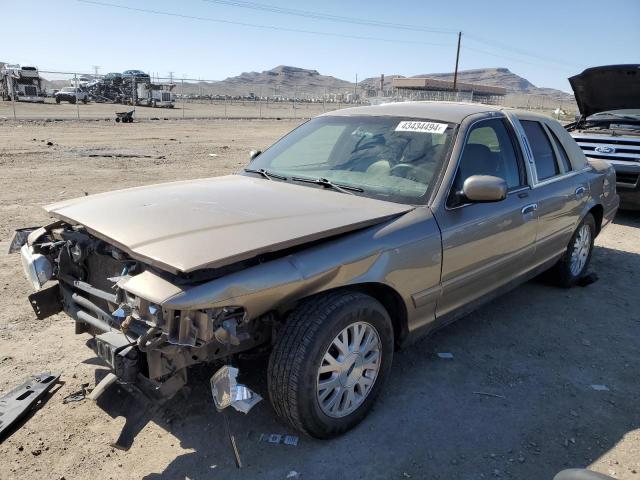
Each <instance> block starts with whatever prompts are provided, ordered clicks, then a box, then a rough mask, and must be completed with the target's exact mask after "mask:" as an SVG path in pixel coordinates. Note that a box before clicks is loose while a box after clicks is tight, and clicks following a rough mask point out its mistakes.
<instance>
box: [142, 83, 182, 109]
mask: <svg viewBox="0 0 640 480" xmlns="http://www.w3.org/2000/svg"><path fill="white" fill-rule="evenodd" d="M136 87H137V104H138V105H145V106H147V107H168V108H173V104H174V99H173V95H172V93H171V90H173V88H174V87H175V85H174V84H172V83H171V84H169V83H162V84H159V83H139V84H138V85H137V86H136Z"/></svg>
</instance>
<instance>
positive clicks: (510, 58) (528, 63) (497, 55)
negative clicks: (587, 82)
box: [464, 45, 573, 72]
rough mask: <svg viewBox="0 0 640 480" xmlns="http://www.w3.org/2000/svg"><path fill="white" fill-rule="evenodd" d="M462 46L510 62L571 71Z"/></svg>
mask: <svg viewBox="0 0 640 480" xmlns="http://www.w3.org/2000/svg"><path fill="white" fill-rule="evenodd" d="M464 48H465V50H471V51H472V52H477V53H483V54H485V55H489V56H491V57H496V58H503V59H505V60H511V61H512V62H517V63H526V64H527V65H533V66H535V67H540V66H544V67H545V68H549V69H551V70H556V71H562V72H569V71H573V70H572V69H571V68H559V67H557V66H550V65H549V64H542V63H540V62H537V63H536V62H528V61H526V60H521V59H519V58H514V57H510V56H508V55H501V54H499V53H492V52H487V51H486V50H482V49H480V48H475V47H470V46H468V45H466V46H465V47H464Z"/></svg>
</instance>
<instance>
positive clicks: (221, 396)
mask: <svg viewBox="0 0 640 480" xmlns="http://www.w3.org/2000/svg"><path fill="white" fill-rule="evenodd" d="M237 377H238V369H237V368H235V367H232V366H229V365H225V366H224V367H222V368H220V369H219V370H218V371H217V372H216V373H214V375H213V376H212V377H211V394H212V395H213V401H214V403H215V405H216V408H217V409H218V411H220V410H224V409H225V408H227V407H229V406H231V407H233V408H235V409H236V410H237V411H239V412H242V413H249V410H251V409H252V408H253V407H254V406H256V404H257V403H258V402H260V400H262V397H261V396H260V395H258V394H257V393H255V392H253V391H252V390H251V389H250V388H248V387H246V386H245V385H242V384H240V383H237V381H236V378H237Z"/></svg>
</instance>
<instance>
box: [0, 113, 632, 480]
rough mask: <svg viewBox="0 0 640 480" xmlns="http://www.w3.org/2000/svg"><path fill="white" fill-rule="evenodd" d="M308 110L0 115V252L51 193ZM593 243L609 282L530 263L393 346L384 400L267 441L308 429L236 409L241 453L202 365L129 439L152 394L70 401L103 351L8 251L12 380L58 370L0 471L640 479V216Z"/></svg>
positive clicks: (225, 160) (149, 167) (66, 192)
mask: <svg viewBox="0 0 640 480" xmlns="http://www.w3.org/2000/svg"><path fill="white" fill-rule="evenodd" d="M295 125H296V123H295V122H292V121H237V120H234V121H223V120H220V121H205V120H200V121H177V120H176V121H155V122H153V121H147V122H142V123H134V124H131V125H126V126H123V125H116V124H114V123H113V122H49V123H47V122H23V123H13V122H0V172H1V175H0V251H2V252H4V251H5V249H6V247H7V241H8V240H9V238H10V234H11V232H12V230H13V229H14V228H17V227H23V226H32V225H40V224H42V223H43V222H45V221H46V220H47V218H46V215H45V213H44V211H43V210H42V209H41V205H43V204H47V203H49V202H53V201H57V200H61V199H64V198H71V197H76V196H82V195H84V194H85V193H97V192H101V191H105V190H112V189H117V188H123V187H128V186H134V185H141V184H149V183H157V182H162V181H168V180H173V179H176V180H178V179H188V178H197V177H206V176H214V175H221V174H226V173H231V172H233V171H236V170H238V169H240V168H241V166H242V165H243V164H245V163H246V160H247V154H248V152H249V150H251V149H252V148H260V147H264V146H266V145H268V144H269V143H271V142H272V141H273V140H274V139H276V138H277V137H279V136H280V135H282V134H283V133H285V132H286V131H288V130H289V129H291V128H293V127H294V126H295ZM47 142H51V144H52V145H48V144H47ZM118 155H120V156H118ZM596 244H597V248H596V249H595V252H594V257H593V263H592V267H591V269H592V271H595V272H597V274H598V275H599V277H600V279H599V281H598V282H596V283H594V284H592V285H590V286H587V287H582V288H581V287H576V288H574V289H571V290H563V289H558V288H555V287H552V286H550V285H548V284H547V283H545V282H544V281H542V280H534V281H532V282H529V283H527V284H525V285H523V286H521V287H519V288H517V289H516V290H514V291H512V292H511V293H509V294H507V295H505V296H503V297H502V298H500V299H498V300H495V301H493V302H492V303H490V304H489V305H487V306H485V307H483V308H481V309H480V310H478V311H476V312H475V313H473V314H471V315H469V316H468V317H466V318H465V319H463V320H461V321H459V322H457V323H455V324H453V325H451V326H449V327H447V328H446V329H443V330H441V331H439V332H438V333H436V334H435V335H433V336H431V337H430V338H427V339H425V340H422V341H420V342H418V343H416V344H415V345H413V346H411V347H408V348H407V349H406V350H404V351H401V352H399V353H397V355H396V357H395V359H394V366H393V373H392V376H391V380H390V382H389V384H388V385H387V386H386V389H385V391H384V393H383V395H382V396H381V398H380V399H379V402H378V403H377V405H376V407H375V408H374V410H373V411H372V413H371V414H370V415H369V417H368V418H367V419H366V420H365V421H364V422H363V423H362V424H361V425H360V426H359V427H357V428H356V429H354V430H353V431H351V432H349V433H348V434H346V435H344V436H343V437H341V438H339V439H335V440H332V441H316V440H312V439H309V438H307V437H301V438H300V441H299V444H298V445H297V446H287V445H282V444H279V445H272V444H269V443H265V442H261V441H260V436H261V434H270V433H278V434H296V432H293V431H290V430H289V429H288V428H287V427H286V426H284V425H283V424H281V423H280V422H279V421H278V419H277V418H276V417H275V415H274V413H273V410H272V408H271V406H270V405H269V402H268V401H263V402H261V403H260V404H259V405H258V406H257V407H256V408H255V409H254V410H252V411H251V412H250V413H249V414H248V415H246V416H244V415H242V414H240V413H237V412H235V411H233V412H229V413H228V415H229V419H230V422H231V428H232V430H233V432H234V433H235V434H236V436H237V439H238V447H239V450H240V453H241V456H242V459H243V461H244V468H243V469H242V470H237V469H236V468H235V465H234V461H233V456H232V454H231V450H230V448H229V445H228V443H227V440H226V437H225V434H224V428H223V417H222V416H221V415H220V414H218V413H216V412H215V410H214V408H213V404H212V400H211V394H210V392H209V390H208V377H209V376H210V375H211V373H212V372H211V371H209V370H207V369H206V368H203V369H200V370H198V371H195V372H194V373H193V375H191V377H190V378H191V381H190V391H188V392H185V395H178V396H177V397H176V398H175V399H174V400H172V401H171V402H170V404H169V406H168V408H167V409H163V410H161V411H158V412H155V413H149V414H147V415H146V416H145V417H144V421H143V422H142V423H141V424H140V426H139V429H140V432H139V434H138V436H137V438H136V439H135V441H134V443H133V446H132V448H131V449H130V450H129V451H121V450H117V449H114V448H112V447H110V442H112V441H114V440H115V439H116V438H117V436H118V434H119V433H120V429H121V428H122V426H123V425H124V424H125V416H129V417H130V419H131V415H130V414H131V412H132V411H134V410H136V409H141V406H139V405H135V404H131V403H129V402H128V400H127V396H126V395H124V394H123V393H122V392H118V391H116V390H115V389H114V391H112V392H110V394H109V395H106V396H105V397H103V399H101V401H100V402H98V403H97V404H96V403H93V402H91V401H89V400H86V401H83V402H79V403H70V404H63V402H62V399H63V397H65V396H66V395H68V394H70V393H72V392H75V391H77V390H79V389H80V386H81V384H83V383H89V384H90V386H93V385H94V384H95V381H96V379H99V378H101V377H102V376H103V375H104V374H105V368H104V367H103V366H102V365H100V363H99V361H98V360H97V359H96V358H95V357H94V355H93V353H92V351H91V350H90V349H89V348H87V347H86V345H85V342H86V341H87V339H88V337H87V335H78V336H76V335H74V333H73V322H72V321H71V320H70V319H69V318H67V317H65V316H64V315H55V316H54V317H51V318H49V319H47V320H44V321H38V320H36V319H35V316H34V314H33V312H32V310H31V308H30V306H29V303H28V301H27V298H26V297H27V295H28V294H29V293H30V287H29V286H28V284H27V282H26V280H25V279H24V276H23V273H22V269H21V267H20V264H19V263H20V262H19V258H18V257H17V256H15V255H12V256H6V255H0V287H1V290H0V306H2V309H1V310H0V394H2V393H4V392H6V391H8V390H9V389H11V388H12V387H13V386H15V385H17V384H19V383H21V382H22V381H23V380H24V379H25V377H26V376H27V375H28V374H30V373H36V372H42V371H54V372H60V373H61V377H60V380H61V381H60V383H59V384H58V385H57V386H56V387H54V391H53V392H52V393H51V394H50V395H49V396H48V397H47V399H46V401H45V402H44V404H43V405H42V406H41V407H40V408H39V409H38V410H37V411H36V412H35V413H34V414H33V415H32V416H31V417H30V418H29V419H28V420H27V421H26V422H25V423H24V424H23V425H22V426H21V428H19V429H18V430H16V431H15V432H14V433H13V434H12V435H11V436H10V437H9V438H7V439H6V440H4V442H2V443H1V444H0V459H1V461H0V479H14V478H43V479H61V478H64V479H67V480H70V479H86V478H91V479H103V478H104V479H108V478H113V479H128V478H131V479H138V478H145V479H160V478H162V479H184V478H189V479H193V480H195V479H205V478H206V479H229V478H260V479H284V478H306V479H324V478H332V479H335V478H353V479H358V478H367V479H394V478H397V479H406V478H420V479H423V478H424V479H457V480H463V479H490V478H512V479H530V480H546V479H549V480H550V479H551V478H552V477H553V475H554V474H555V473H556V472H558V471H559V470H561V469H563V468H567V467H589V468H591V469H593V470H597V471H600V472H603V473H607V474H610V475H613V476H614V477H616V478H619V479H634V480H635V479H640V382H639V381H638V380H639V374H638V372H639V371H640V357H639V355H638V345H639V341H640V295H639V294H640V287H639V285H640V215H638V214H629V213H625V214H620V215H619V216H618V218H617V220H616V222H615V224H613V225H611V226H610V227H609V228H608V229H607V230H606V231H605V232H604V233H603V234H602V235H601V236H600V237H599V238H598V239H597V241H596ZM438 352H451V353H452V354H453V358H452V359H442V358H439V357H438V355H437V353H438ZM266 362H267V358H266V357H261V358H253V359H247V360H244V361H243V362H242V363H241V371H242V372H244V376H243V378H242V380H243V381H244V382H245V383H248V384H249V385H251V386H252V387H254V388H255V390H257V391H258V392H259V393H261V394H262V395H263V396H264V397H267V391H266V372H265V370H266V369H265V368H264V367H265V365H266ZM591 385H606V387H607V389H608V390H604V391H598V390H595V389H593V388H592V387H591ZM292 472H293V473H292Z"/></svg>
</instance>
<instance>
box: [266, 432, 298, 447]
mask: <svg viewBox="0 0 640 480" xmlns="http://www.w3.org/2000/svg"><path fill="white" fill-rule="evenodd" d="M258 441H260V442H265V443H272V444H275V445H278V444H283V445H291V446H292V447H297V446H298V442H299V441H300V437H298V436H297V435H282V434H280V433H263V434H261V435H260V439H259V440H258Z"/></svg>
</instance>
